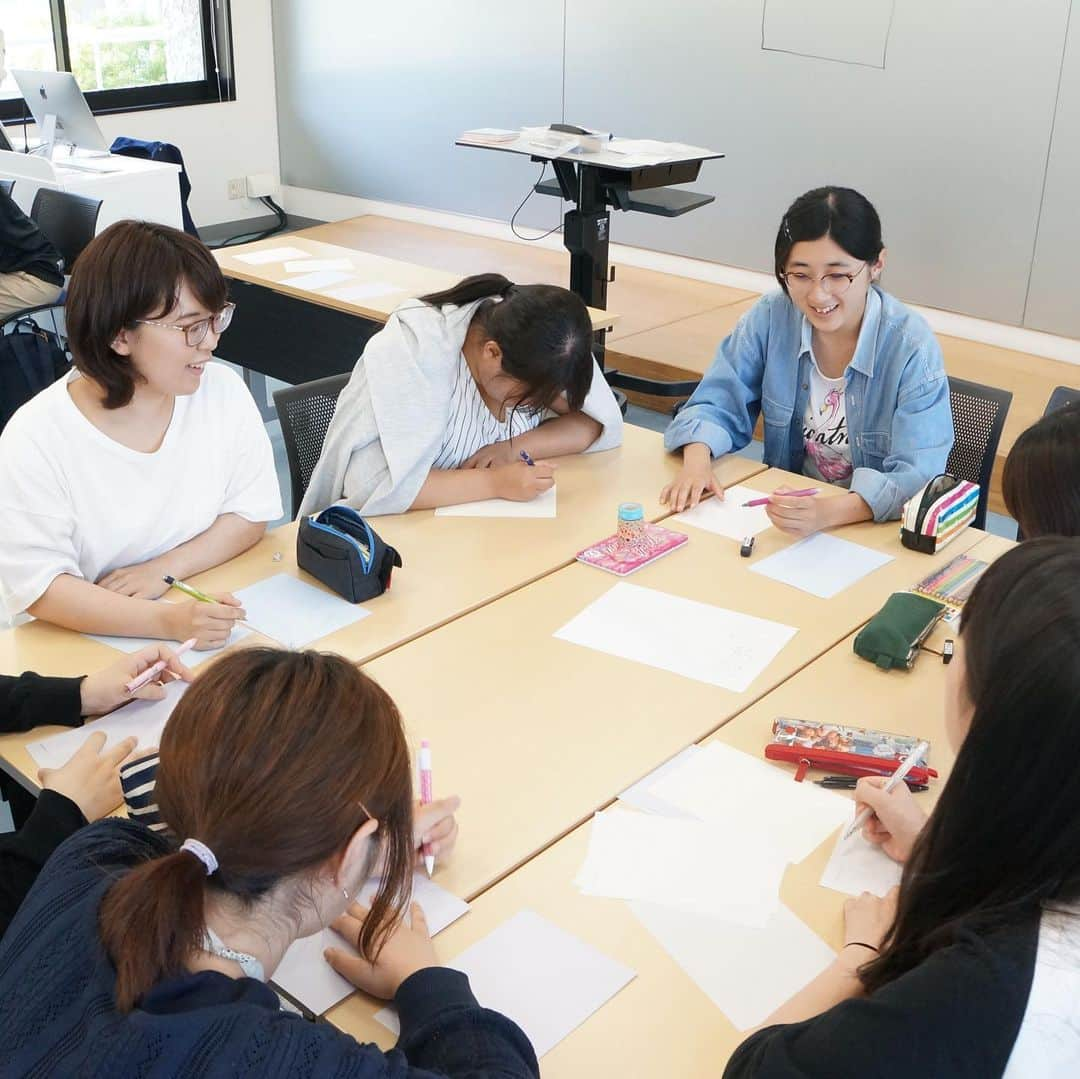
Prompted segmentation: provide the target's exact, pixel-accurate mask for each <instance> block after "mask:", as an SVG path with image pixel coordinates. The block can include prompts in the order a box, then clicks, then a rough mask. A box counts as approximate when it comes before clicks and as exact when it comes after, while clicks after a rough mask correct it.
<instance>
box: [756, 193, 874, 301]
mask: <svg viewBox="0 0 1080 1079" xmlns="http://www.w3.org/2000/svg"><path fill="white" fill-rule="evenodd" d="M822 236H831V237H832V239H833V240H835V241H836V243H837V244H838V245H839V246H840V247H842V248H843V249H844V250H845V251H846V252H847V253H848V254H849V255H850V256H851V257H852V258H853V259H858V260H859V261H860V262H870V263H873V262H876V261H877V257H878V255H880V254H881V251H882V249H883V248H884V246H885V243H884V241H883V240H882V238H881V219H880V218H879V217H878V214H877V210H875V209H874V207H873V204H872V203H871V202H870V200H869V199H868V198H867V197H866V196H865V195H860V194H859V192H858V191H855V190H853V189H852V188H850V187H815V188H814V190H813V191H807V192H806V194H805V195H800V196H799V197H798V198H797V199H796V200H795V201H794V202H793V203H792V204H791V205H790V206H789V207H788V210H787V213H786V214H784V217H783V220H782V221H781V222H780V228H779V229H777V232H776V244H775V247H774V255H775V273H776V280H777V281H779V282H780V287H781V288H782V289H783V290H784V291H785V292H787V283H786V282H785V281H784V271H785V269H786V268H787V260H788V258H789V257H790V256H791V249H792V248H793V247H794V246H795V245H796V244H797V243H801V242H803V241H805V240H820V239H821V238H822Z"/></svg>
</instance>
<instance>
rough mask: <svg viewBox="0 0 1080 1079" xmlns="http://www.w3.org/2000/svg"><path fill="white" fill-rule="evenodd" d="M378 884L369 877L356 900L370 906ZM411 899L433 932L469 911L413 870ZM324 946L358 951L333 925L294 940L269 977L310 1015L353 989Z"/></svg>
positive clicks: (453, 897) (454, 897)
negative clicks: (330, 927) (333, 928)
mask: <svg viewBox="0 0 1080 1079" xmlns="http://www.w3.org/2000/svg"><path fill="white" fill-rule="evenodd" d="M378 886H379V885H378V881H377V880H370V881H368V883H367V884H365V885H364V887H363V888H362V889H361V891H360V894H359V895H358V896H357V900H358V901H359V902H360V903H363V904H364V905H365V906H369V905H370V904H371V901H372V899H373V898H374V896H375V892H376V890H377V889H378ZM412 902H414V903H419V904H420V908H421V910H423V912H424V917H425V918H426V919H427V924H428V930H429V931H430V932H431V935H432V936H435V935H436V934H437V933H441V932H442V931H443V930H444V929H445V928H446V927H447V926H448V925H450V924H451V923H453V922H456V921H457V920H458V918H460V917H461V916H462V915H463V914H468V912H469V904H468V903H466V902H465V901H464V900H463V899H458V897H457V896H456V895H452V894H451V893H450V892H448V891H447V890H446V889H445V888H440V887H439V885H437V884H435V883H434V882H433V881H431V880H429V879H428V878H427V877H426V876H424V875H423V874H421V873H414V874H413V891H412ZM327 948H337V949H339V950H340V951H343V952H346V953H348V954H349V955H358V954H359V953H358V952H357V951H356V949H355V948H354V947H353V945H352V943H351V942H350V941H346V940H345V939H344V938H343V937H340V936H338V934H337V933H335V932H334V931H333V930H332V929H324V930H323V931H322V932H321V933H313V934H312V935H311V936H310V937H302V938H301V939H300V940H295V941H293V943H292V945H291V946H290V947H289V950H288V951H287V952H286V953H285V955H284V956H283V957H282V960H281V962H280V963H279V964H278V967H277V970H275V971H274V976H273V979H272V981H273V982H274V984H275V985H276V986H277V987H278V988H279V989H280V990H281V991H282V992H283V993H285V994H286V995H287V996H290V997H292V999H293V1000H295V1001H297V1002H298V1003H299V1004H301V1005H302V1006H303V1007H304V1008H306V1009H307V1010H308V1011H309V1012H311V1013H312V1014H313V1015H322V1014H323V1012H325V1011H328V1010H329V1009H330V1008H332V1007H333V1006H334V1005H335V1004H337V1003H338V1001H340V1000H344V999H345V998H346V997H347V996H348V995H349V994H350V993H353V992H355V990H356V986H354V985H353V984H352V982H350V981H347V980H346V979H345V978H343V977H342V976H341V975H340V974H338V972H337V971H336V970H334V969H333V967H331V966H330V964H329V963H327V961H326V960H325V959H324V958H323V952H324V951H325V950H326V949H327Z"/></svg>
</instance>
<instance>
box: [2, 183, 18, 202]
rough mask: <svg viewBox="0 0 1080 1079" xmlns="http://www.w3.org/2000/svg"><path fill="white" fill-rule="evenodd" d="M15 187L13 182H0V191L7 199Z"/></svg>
mask: <svg viewBox="0 0 1080 1079" xmlns="http://www.w3.org/2000/svg"><path fill="white" fill-rule="evenodd" d="M14 187H15V181H14V180H0V191H3V193H4V194H5V195H7V196H8V197H9V198H10V197H11V192H12V189H13V188H14Z"/></svg>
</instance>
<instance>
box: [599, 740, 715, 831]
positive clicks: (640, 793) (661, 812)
mask: <svg viewBox="0 0 1080 1079" xmlns="http://www.w3.org/2000/svg"><path fill="white" fill-rule="evenodd" d="M700 749H701V747H700V746H687V747H686V749H684V750H683V751H682V752H681V753H676V754H675V756H674V757H672V758H671V760H669V761H666V762H665V763H664V764H661V765H660V767H659V768H654V769H653V770H652V771H651V772H650V773H649V774H648V775H647V776H644V777H643V778H641V779H639V780H638V781H637V782H636V783H635V784H633V786H630V787H627V788H626V790H624V791H620V792H619V794H618V799H619V801H620V802H622V803H623V804H624V805H628V806H633V807H634V809H640V810H642V812H645V813H655V814H657V815H658V816H661V817H686V818H690V819H694V818H693V815H692V814H690V813H687V812H686V811H685V810H683V809H678V808H677V807H675V806H673V805H672V804H671V803H670V802H665V801H663V799H661V798H657V797H656V795H655V794H652V793H651V792H650V790H649V788H650V787H651V786H652V785H653V784H654V783H655V782H656V781H657V780H658V779H659V778H660V777H661V776H665V775H667V774H668V772H672V771H675V770H676V769H678V768H681V767H682V766H683V765H684V764H685V763H686V762H687V761H688V760H689V759H690V758H691V757H692V756H693V755H694V754H695V753H697V752H698V751H699V750H700Z"/></svg>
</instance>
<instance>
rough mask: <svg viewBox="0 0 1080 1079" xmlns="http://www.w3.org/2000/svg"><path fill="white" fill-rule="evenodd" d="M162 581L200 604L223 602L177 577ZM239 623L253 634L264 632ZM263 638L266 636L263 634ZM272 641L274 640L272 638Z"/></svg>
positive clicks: (167, 574) (166, 578)
mask: <svg viewBox="0 0 1080 1079" xmlns="http://www.w3.org/2000/svg"><path fill="white" fill-rule="evenodd" d="M161 579H162V580H163V581H164V582H165V583H166V584H167V585H168V586H169V587H170V588H175V589H176V590H177V591H178V592H183V593H184V595H186V596H190V597H191V598H192V599H197V600H198V601H199V602H200V603H220V602H221V600H218V599H214V597H213V596H208V595H207V594H206V593H205V592H200V591H199V590H198V589H197V588H196V587H195V586H194V585H190V584H188V583H187V582H186V581H181V580H178V579H177V578H176V577H173V576H172V575H171V574H169V573H166V574H165V576H164V577H162V578H161ZM237 621H238V622H239V623H240V625H242V626H243V627H244V628H245V629H249V630H251V632H252V633H260V632H262V631H261V630H257V629H256V628H255V627H254V626H251V625H248V623H247V622H245V621H243V620H242V619H237ZM263 636H266V634H263ZM270 639H271V640H273V638H272V637H271V638H270Z"/></svg>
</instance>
